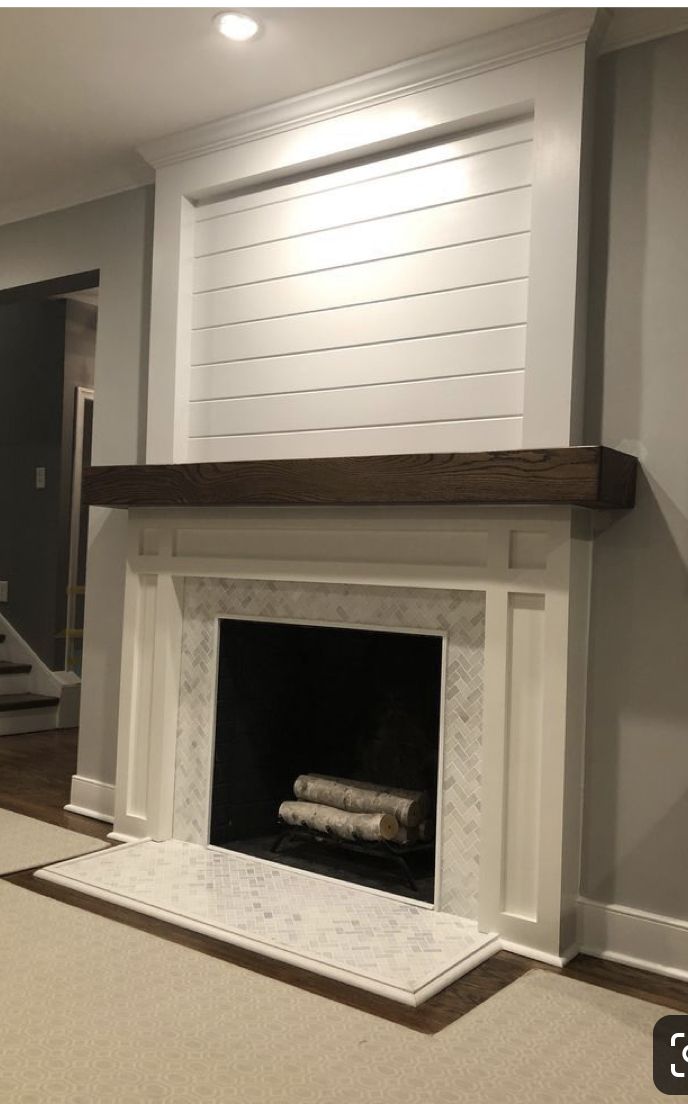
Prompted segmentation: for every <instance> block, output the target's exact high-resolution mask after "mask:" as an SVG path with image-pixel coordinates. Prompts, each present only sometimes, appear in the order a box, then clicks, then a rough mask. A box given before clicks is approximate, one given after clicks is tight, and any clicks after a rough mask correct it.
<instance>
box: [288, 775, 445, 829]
mask: <svg viewBox="0 0 688 1104" xmlns="http://www.w3.org/2000/svg"><path fill="white" fill-rule="evenodd" d="M294 794H295V796H296V797H297V798H298V799H299V800H300V801H313V802H316V803H318V804H322V805H331V806H333V807H334V808H336V809H345V810H346V811H347V812H351V813H390V815H391V816H393V817H395V818H396V820H397V821H398V822H399V824H403V825H404V827H405V828H416V827H417V826H418V825H419V824H420V822H421V821H422V820H423V819H424V817H425V816H426V814H427V797H426V795H425V794H424V793H421V792H420V791H418V790H400V789H396V788H394V787H391V786H380V785H377V784H375V783H374V782H354V781H352V780H351V779H350V778H329V777H328V776H327V775H324V774H300V775H299V776H298V778H297V779H296V781H295V783H294Z"/></svg>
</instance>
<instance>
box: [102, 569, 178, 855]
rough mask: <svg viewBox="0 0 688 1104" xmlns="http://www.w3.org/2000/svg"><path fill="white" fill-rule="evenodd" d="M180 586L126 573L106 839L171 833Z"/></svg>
mask: <svg viewBox="0 0 688 1104" xmlns="http://www.w3.org/2000/svg"><path fill="white" fill-rule="evenodd" d="M182 588H183V582H182V580H181V579H179V578H176V577H174V576H171V575H168V574H159V575H139V574H137V573H136V572H134V571H132V570H131V569H128V570H127V580H126V591H125V609H124V632H123V647H122V681H121V688H120V711H119V737H118V757H117V787H116V797H115V823H114V830H113V832H112V838H114V839H119V840H122V839H124V840H130V839H145V838H147V837H151V838H152V839H154V840H165V839H169V838H170V837H171V835H172V814H173V800H174V760H175V744H176V733H177V709H178V699H179V665H180V657H181V634H182Z"/></svg>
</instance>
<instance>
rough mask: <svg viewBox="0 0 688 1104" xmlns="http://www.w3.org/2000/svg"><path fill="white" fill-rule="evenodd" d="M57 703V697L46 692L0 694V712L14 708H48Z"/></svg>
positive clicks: (6, 711) (58, 701)
mask: <svg viewBox="0 0 688 1104" xmlns="http://www.w3.org/2000/svg"><path fill="white" fill-rule="evenodd" d="M59 704H60V699H59V698H53V697H49V696H48V695H47V694H30V693H28V692H27V693H25V694H0V713H9V712H11V711H12V710H14V709H49V708H52V706H54V705H59Z"/></svg>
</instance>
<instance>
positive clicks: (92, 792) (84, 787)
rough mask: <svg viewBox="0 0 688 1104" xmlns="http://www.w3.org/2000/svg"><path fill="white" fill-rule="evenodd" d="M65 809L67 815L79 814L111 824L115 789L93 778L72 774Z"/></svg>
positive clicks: (113, 816)
mask: <svg viewBox="0 0 688 1104" xmlns="http://www.w3.org/2000/svg"><path fill="white" fill-rule="evenodd" d="M65 809H66V810H67V812H69V813H79V814H80V815H81V816H88V817H92V818H93V820H104V821H107V823H108V824H112V823H113V821H114V819H115V787H114V786H112V785H110V784H109V783H107V782H97V781H96V779H95V778H82V777H81V775H79V774H73V775H72V790H71V794H70V801H69V805H65Z"/></svg>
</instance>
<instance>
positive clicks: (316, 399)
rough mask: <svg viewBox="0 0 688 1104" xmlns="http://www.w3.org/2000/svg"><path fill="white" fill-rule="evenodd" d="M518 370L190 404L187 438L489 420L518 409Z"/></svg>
mask: <svg viewBox="0 0 688 1104" xmlns="http://www.w3.org/2000/svg"><path fill="white" fill-rule="evenodd" d="M523 378H524V373H523V372H509V373H507V374H506V375H488V376H468V377H459V378H458V379H442V380H425V381H423V382H413V383H395V384H385V385H375V386H372V387H350V388H346V389H344V390H330V391H311V392H299V393H298V394H288V395H262V396H260V397H259V398H246V399H223V400H215V401H212V402H200V403H192V404H191V406H190V408H189V435H190V436H191V437H228V436H234V435H236V434H244V433H278V432H280V433H285V432H297V431H300V430H310V429H347V428H352V427H355V426H358V427H361V426H366V425H367V426H383V425H399V424H403V423H405V422H408V421H409V419H410V418H411V417H413V418H414V419H417V420H418V421H423V422H432V421H446V420H447V418H448V417H451V418H455V419H473V418H493V417H507V416H510V415H512V416H513V415H519V414H522V413H523Z"/></svg>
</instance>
